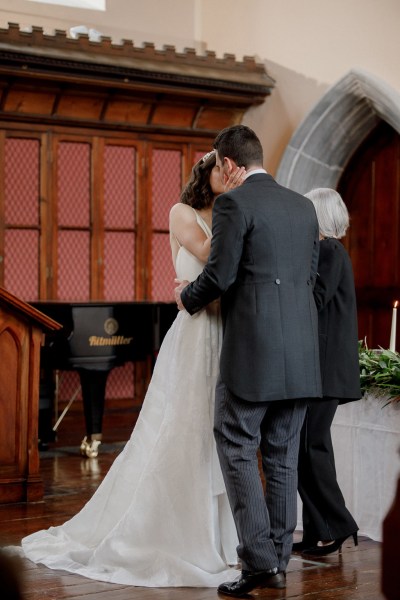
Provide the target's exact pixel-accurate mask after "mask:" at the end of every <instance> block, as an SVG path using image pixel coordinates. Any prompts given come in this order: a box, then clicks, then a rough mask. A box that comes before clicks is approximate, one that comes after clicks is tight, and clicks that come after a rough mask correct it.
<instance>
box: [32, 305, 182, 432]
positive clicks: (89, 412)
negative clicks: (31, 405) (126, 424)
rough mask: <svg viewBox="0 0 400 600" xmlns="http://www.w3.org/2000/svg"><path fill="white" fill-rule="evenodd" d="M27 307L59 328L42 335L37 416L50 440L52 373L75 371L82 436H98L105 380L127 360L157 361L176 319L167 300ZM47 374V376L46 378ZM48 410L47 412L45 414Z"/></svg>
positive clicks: (40, 426)
mask: <svg viewBox="0 0 400 600" xmlns="http://www.w3.org/2000/svg"><path fill="white" fill-rule="evenodd" d="M31 304H32V306H34V307H35V308H37V309H38V310H40V311H41V312H43V313H44V314H46V315H48V316H50V317H51V318H52V319H54V320H55V321H58V322H59V323H61V324H62V325H63V328H62V329H61V330H60V331H59V332H56V333H54V334H49V335H46V339H45V344H44V345H43V347H42V350H41V371H42V374H43V373H44V374H45V377H44V378H43V379H42V380H41V389H42V391H43V393H42V394H41V403H42V410H41V411H40V413H42V414H41V416H42V418H41V419H39V438H40V439H41V441H42V443H43V442H44V443H46V442H47V441H51V437H52V436H51V434H50V432H49V418H51V417H50V414H51V409H52V407H50V406H49V400H48V399H49V398H50V397H51V396H52V393H51V391H50V393H49V389H50V390H51V385H52V384H51V381H52V378H49V377H48V375H49V374H50V373H52V372H53V371H54V370H65V371H68V370H74V371H77V372H78V373H79V377H80V383H81V388H82V398H83V406H84V413H85V421H86V430H87V432H86V433H87V434H89V435H90V434H92V433H101V430H102V420H103V412H104V398H105V388H106V383H107V377H108V374H109V373H110V371H111V370H112V369H113V368H114V367H118V366H122V365H123V364H125V363H126V362H135V361H146V360H149V359H150V360H152V361H154V360H155V359H156V356H157V353H158V350H159V348H160V345H161V342H162V340H163V338H164V336H165V334H166V332H167V331H168V329H169V328H170V326H171V324H172V322H173V321H174V319H175V317H176V315H177V307H176V304H175V303H170V302H148V301H143V302H140V301H138V302H107V301H90V302H68V301H46V300H43V301H35V302H31ZM46 374H47V377H46ZM46 409H47V412H46Z"/></svg>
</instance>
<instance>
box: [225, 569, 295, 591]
mask: <svg viewBox="0 0 400 600" xmlns="http://www.w3.org/2000/svg"><path fill="white" fill-rule="evenodd" d="M285 587H286V575H285V573H278V569H269V570H268V571H255V572H253V571H242V575H241V577H240V579H238V581H232V582H231V581H229V582H227V583H221V585H220V586H219V587H218V592H219V593H220V594H225V595H226V596H235V597H236V598H240V597H241V596H245V595H246V594H249V593H250V592H251V591H252V590H255V589H256V588H276V589H284V588H285Z"/></svg>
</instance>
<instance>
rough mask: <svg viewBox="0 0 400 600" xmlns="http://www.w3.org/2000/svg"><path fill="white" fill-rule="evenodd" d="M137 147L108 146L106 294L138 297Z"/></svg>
mask: <svg viewBox="0 0 400 600" xmlns="http://www.w3.org/2000/svg"><path fill="white" fill-rule="evenodd" d="M135 165H136V150H135V148H131V147H128V146H111V145H110V146H106V147H105V149H104V227H105V233H104V297H105V299H106V300H126V301H129V300H130V301H132V300H133V299H134V297H135V241H136V237H135V235H136V234H135V209H136V171H135Z"/></svg>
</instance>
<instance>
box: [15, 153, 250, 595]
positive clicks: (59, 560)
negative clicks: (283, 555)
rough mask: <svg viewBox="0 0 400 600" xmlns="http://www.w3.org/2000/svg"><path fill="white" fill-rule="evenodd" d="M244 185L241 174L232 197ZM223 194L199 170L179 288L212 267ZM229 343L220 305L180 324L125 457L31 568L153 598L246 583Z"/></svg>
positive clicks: (179, 240) (173, 232)
mask: <svg viewBox="0 0 400 600" xmlns="http://www.w3.org/2000/svg"><path fill="white" fill-rule="evenodd" d="M235 177H236V180H234V178H235ZM240 182H241V173H236V174H234V175H233V176H232V177H231V179H230V180H229V182H228V183H227V186H230V187H235V185H236V184H237V183H240ZM221 186H222V184H221V181H220V176H219V173H218V167H216V164H215V152H210V153H208V154H206V155H205V156H204V157H203V158H202V159H201V160H200V161H199V162H198V163H197V164H196V165H195V166H194V167H193V170H192V176H191V179H190V181H189V183H188V184H187V186H186V187H185V189H184V190H183V192H182V196H181V202H180V203H179V204H176V205H175V206H173V207H172V209H171V213H170V241H171V249H172V258H173V262H174V265H175V271H176V275H177V278H179V279H187V280H189V281H192V280H194V279H196V277H197V276H198V275H199V273H200V272H201V271H202V268H203V265H204V263H205V262H206V260H207V257H208V254H209V250H210V239H211V214H212V205H213V202H214V198H215V196H216V195H217V194H219V193H221V192H222V191H224V190H223V189H222V187H221ZM227 186H226V187H225V189H227ZM221 336H222V328H221V323H220V314H219V305H218V303H213V304H212V305H210V306H209V307H207V308H206V309H205V310H203V311H201V312H200V313H198V314H197V315H196V316H194V317H191V316H190V315H189V314H188V313H187V312H185V311H181V312H180V313H179V314H178V315H177V317H176V320H175V321H174V323H173V325H172V326H171V329H170V330H169V332H168V333H167V335H166V337H165V339H164V342H163V344H162V347H161V349H160V353H159V355H158V358H157V362H156V365H155V369H154V372H153V376H152V379H151V382H150V385H149V388H148V391H147V394H146V397H145V400H144V403H143V407H142V409H141V412H140V415H139V418H138V421H137V423H136V426H135V428H134V431H133V433H132V436H131V438H130V440H129V441H128V442H127V444H126V446H125V448H124V450H123V451H122V452H121V454H120V455H119V456H118V457H117V458H116V460H115V462H114V463H113V465H112V466H111V468H110V470H109V472H108V473H107V475H106V477H105V478H104V480H103V482H102V483H101V485H100V486H99V487H98V489H97V490H96V492H95V494H94V495H93V497H92V498H91V499H90V500H89V502H88V503H87V504H86V505H85V506H84V507H83V509H82V510H81V511H80V512H79V513H78V514H77V515H75V516H74V517H73V518H72V519H70V520H69V521H67V522H66V523H64V524H63V525H61V526H59V527H50V529H47V530H43V531H38V532H36V533H33V534H32V535H29V536H27V537H25V538H24V539H23V540H22V549H23V553H24V554H25V556H26V557H27V558H29V559H30V560H32V561H33V562H36V563H42V564H44V565H46V566H48V567H50V568H51V569H62V570H65V571H70V572H72V573H77V574H80V575H83V576H85V577H89V578H91V579H96V580H101V581H107V582H112V583H119V584H127V585H135V586H146V587H172V586H194V587H214V586H217V585H219V584H220V583H221V581H223V580H226V579H229V580H233V579H235V578H236V577H237V575H238V571H237V570H236V569H235V568H232V567H229V565H234V564H236V562H237V556H236V545H237V543H238V542H237V537H236V530H235V526H234V523H233V518H232V515H231V510H230V507H229V504H228V499H227V496H226V492H225V487H224V483H223V479H222V473H221V471H220V467H219V462H218V458H217V455H216V450H215V444H214V438H213V409H214V388H215V383H216V378H217V374H218V364H219V350H220V343H221Z"/></svg>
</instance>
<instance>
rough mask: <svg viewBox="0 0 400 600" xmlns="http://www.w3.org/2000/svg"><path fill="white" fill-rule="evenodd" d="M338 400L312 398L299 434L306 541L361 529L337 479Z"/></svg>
mask: <svg viewBox="0 0 400 600" xmlns="http://www.w3.org/2000/svg"><path fill="white" fill-rule="evenodd" d="M338 404H339V401H338V400H337V399H334V398H323V399H321V400H310V401H309V403H308V407H307V413H306V418H305V420H304V424H303V427H302V430H301V435H300V450H299V466H298V476H299V478H298V490H299V494H300V497H301V499H302V502H303V540H304V541H307V542H311V543H315V542H317V541H327V540H336V539H338V538H341V537H345V536H349V535H350V534H352V533H354V532H356V531H357V530H358V526H357V523H356V522H355V520H354V519H353V517H352V515H351V514H350V512H349V511H348V509H347V508H346V503H345V500H344V498H343V494H342V492H341V490H340V487H339V484H338V482H337V479H336V469H335V457H334V452H333V446H332V438H331V425H332V421H333V417H334V416H335V413H336V409H337V407H338Z"/></svg>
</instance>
